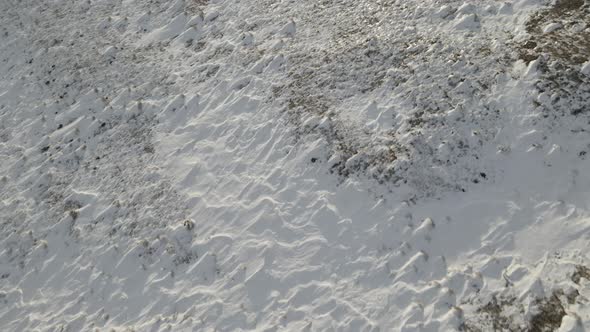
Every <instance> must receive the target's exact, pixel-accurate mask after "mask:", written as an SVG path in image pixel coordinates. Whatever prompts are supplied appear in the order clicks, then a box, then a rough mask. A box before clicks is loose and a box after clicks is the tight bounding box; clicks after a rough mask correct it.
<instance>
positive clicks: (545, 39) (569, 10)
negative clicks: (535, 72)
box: [519, 0, 590, 64]
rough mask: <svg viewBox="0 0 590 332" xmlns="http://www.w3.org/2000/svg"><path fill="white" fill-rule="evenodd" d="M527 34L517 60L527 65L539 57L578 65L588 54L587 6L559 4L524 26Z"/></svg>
mask: <svg viewBox="0 0 590 332" xmlns="http://www.w3.org/2000/svg"><path fill="white" fill-rule="evenodd" d="M526 30H527V32H528V33H529V34H530V37H529V39H528V40H526V41H525V42H524V43H522V44H521V45H520V47H519V54H520V58H521V59H522V60H524V61H526V62H527V63H528V62H531V61H533V60H535V59H537V57H538V56H539V55H541V54H543V53H548V54H550V56H551V57H552V58H554V59H559V60H562V61H564V62H566V63H568V64H581V63H584V62H585V61H587V60H588V55H589V54H590V5H589V4H588V3H586V2H585V1H584V0H561V1H558V2H557V3H556V4H555V5H554V6H553V7H551V8H548V9H545V10H541V11H539V12H537V13H536V14H534V15H533V16H532V17H531V18H530V20H529V21H528V22H527V23H526Z"/></svg>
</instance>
